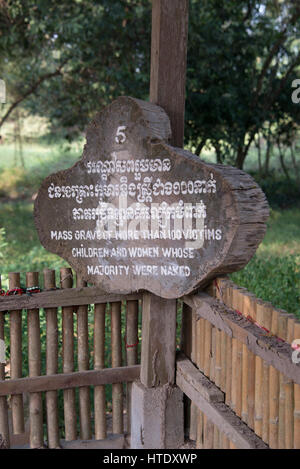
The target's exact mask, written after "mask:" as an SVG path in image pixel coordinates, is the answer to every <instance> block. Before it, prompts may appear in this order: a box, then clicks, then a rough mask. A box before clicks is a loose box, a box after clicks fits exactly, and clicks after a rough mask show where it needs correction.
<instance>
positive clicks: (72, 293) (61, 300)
mask: <svg viewBox="0 0 300 469" xmlns="http://www.w3.org/2000/svg"><path fill="white" fill-rule="evenodd" d="M141 298H142V295H140V294H138V293H137V294H132V295H108V294H103V293H101V292H99V288H98V287H83V288H72V289H71V288H70V289H66V290H60V289H58V290H53V291H41V292H40V293H34V294H32V295H31V296H29V295H26V294H24V295H13V296H3V297H0V311H11V310H20V309H35V308H56V307H60V306H63V307H64V306H74V305H76V306H81V305H89V304H96V303H112V302H118V301H125V300H127V301H130V300H140V299H141Z"/></svg>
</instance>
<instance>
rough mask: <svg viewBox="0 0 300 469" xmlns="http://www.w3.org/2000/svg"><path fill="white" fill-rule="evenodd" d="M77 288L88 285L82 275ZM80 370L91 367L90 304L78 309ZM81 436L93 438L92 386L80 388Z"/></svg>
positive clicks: (82, 437) (78, 279)
mask: <svg viewBox="0 0 300 469" xmlns="http://www.w3.org/2000/svg"><path fill="white" fill-rule="evenodd" d="M76 286H77V288H79V287H86V286H87V282H85V281H84V280H83V279H82V278H81V277H77V283H76ZM77 340H78V371H84V370H88V369H89V326H88V306H87V305H86V306H79V307H78V310H77ZM79 418H80V438H81V439H82V440H90V439H91V438H92V426H91V402H90V388H89V387H88V386H86V387H81V388H79Z"/></svg>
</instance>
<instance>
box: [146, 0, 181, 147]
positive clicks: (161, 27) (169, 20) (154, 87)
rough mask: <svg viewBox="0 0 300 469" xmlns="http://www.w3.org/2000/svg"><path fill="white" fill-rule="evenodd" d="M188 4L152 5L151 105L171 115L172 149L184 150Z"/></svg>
mask: <svg viewBox="0 0 300 469" xmlns="http://www.w3.org/2000/svg"><path fill="white" fill-rule="evenodd" d="M188 5H189V2H188V0H153V1H152V43H151V81H150V101H151V102H152V103H154V104H158V105H159V106H161V107H162V108H163V109H164V110H165V111H166V113H167V114H168V116H169V118H170V121H171V128H172V142H171V143H172V145H174V146H176V147H182V146H183V137H184V109H185V82H186V56H187V41H188Z"/></svg>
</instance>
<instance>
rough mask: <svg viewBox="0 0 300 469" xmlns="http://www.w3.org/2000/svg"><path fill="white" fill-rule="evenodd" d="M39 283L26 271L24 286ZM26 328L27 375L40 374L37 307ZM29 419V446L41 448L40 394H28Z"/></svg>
mask: <svg viewBox="0 0 300 469" xmlns="http://www.w3.org/2000/svg"><path fill="white" fill-rule="evenodd" d="M38 285H39V273H38V272H27V273H26V287H27V288H32V287H36V286H38ZM27 328H28V365H29V377H30V378H32V377H33V376H40V374H41V338H40V337H41V332H40V312H39V309H29V310H28V311H27ZM29 420H30V426H29V428H30V448H42V447H43V445H44V434H43V401H42V394H40V393H32V394H30V395H29Z"/></svg>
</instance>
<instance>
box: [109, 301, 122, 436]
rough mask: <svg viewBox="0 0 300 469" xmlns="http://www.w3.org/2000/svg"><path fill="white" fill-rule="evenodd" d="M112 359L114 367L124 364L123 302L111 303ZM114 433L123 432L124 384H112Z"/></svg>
mask: <svg viewBox="0 0 300 469" xmlns="http://www.w3.org/2000/svg"><path fill="white" fill-rule="evenodd" d="M111 360H112V368H115V367H118V366H122V341H121V303H120V302H118V303H112V304H111ZM112 414H113V415H112V416H113V433H118V434H122V433H123V385H122V383H117V384H113V385H112Z"/></svg>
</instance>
